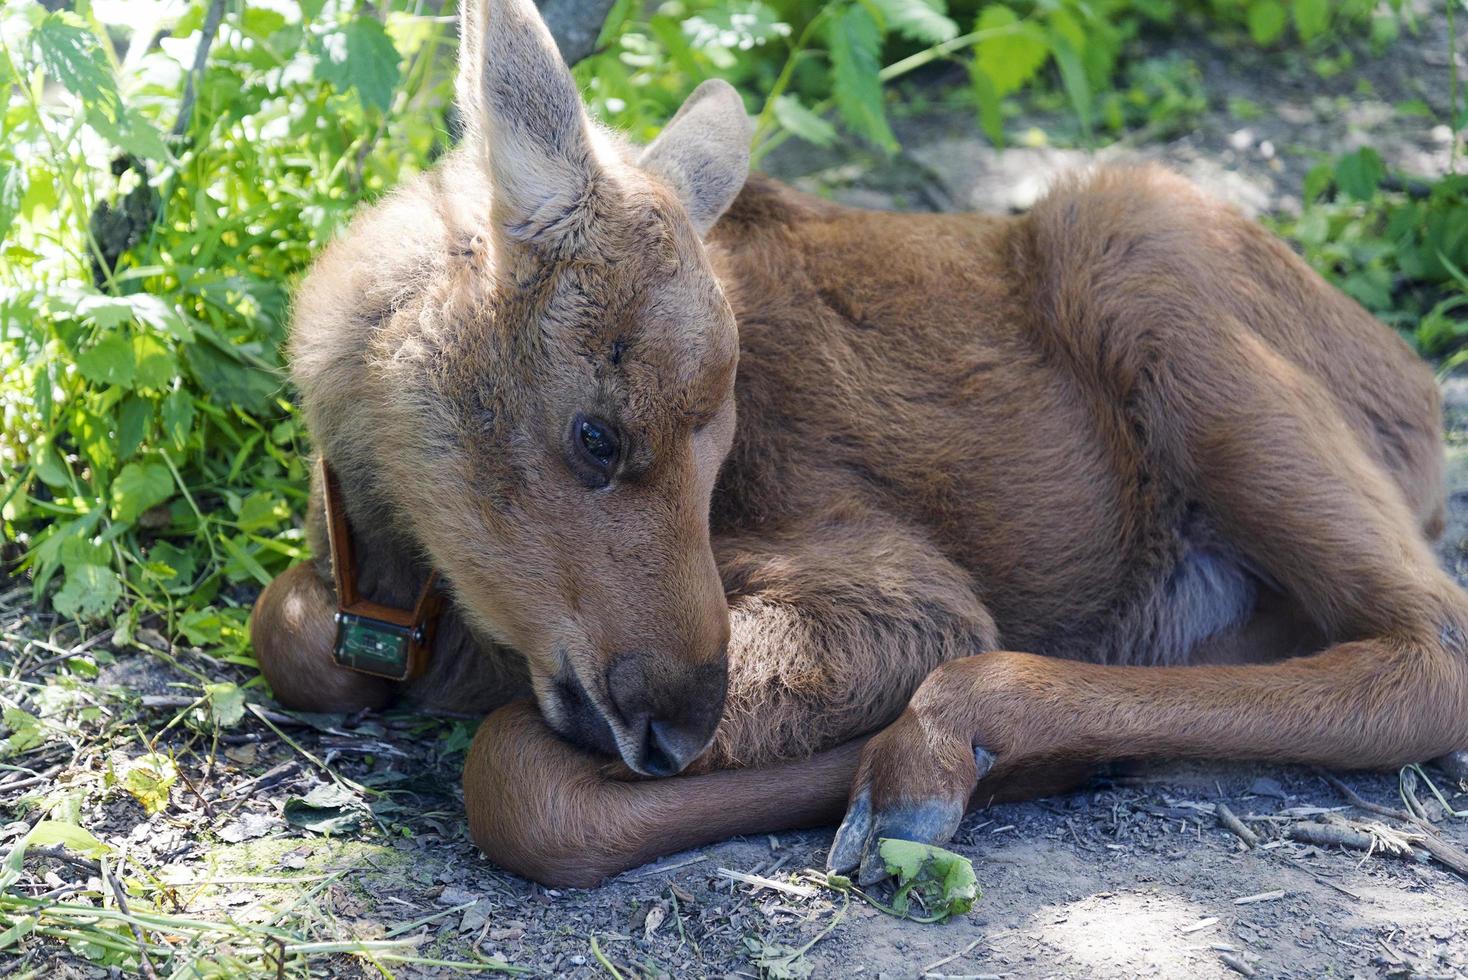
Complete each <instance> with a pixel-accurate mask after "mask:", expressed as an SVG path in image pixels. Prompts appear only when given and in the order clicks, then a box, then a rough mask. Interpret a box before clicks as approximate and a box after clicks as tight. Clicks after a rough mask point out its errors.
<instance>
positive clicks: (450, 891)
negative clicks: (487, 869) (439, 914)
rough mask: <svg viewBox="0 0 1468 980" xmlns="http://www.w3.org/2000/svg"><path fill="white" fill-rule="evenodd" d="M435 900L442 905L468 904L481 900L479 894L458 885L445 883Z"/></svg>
mask: <svg viewBox="0 0 1468 980" xmlns="http://www.w3.org/2000/svg"><path fill="white" fill-rule="evenodd" d="M433 900H434V901H435V902H437V903H438V904H440V905H467V904H469V903H470V902H477V901H479V895H478V894H476V893H475V892H471V891H469V890H468V889H467V888H460V887H459V886H457V885H445V886H444V887H443V890H442V891H440V892H439V893H438V894H437V895H436V896H434V899H433Z"/></svg>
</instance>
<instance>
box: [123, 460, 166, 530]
mask: <svg viewBox="0 0 1468 980" xmlns="http://www.w3.org/2000/svg"><path fill="white" fill-rule="evenodd" d="M173 489H174V487H173V475H172V474H171V473H169V472H168V467H166V466H164V465H162V464H161V463H128V464H127V465H126V466H124V467H123V468H122V471H121V472H120V473H118V474H117V476H116V477H115V478H114V479H113V481H112V519H113V520H115V521H122V522H123V523H126V524H131V523H132V522H133V521H136V520H137V519H138V517H139V515H141V514H142V513H143V511H145V510H147V509H148V508H150V507H156V506H158V505H159V504H161V503H163V502H164V501H166V500H168V498H169V497H172V496H173Z"/></svg>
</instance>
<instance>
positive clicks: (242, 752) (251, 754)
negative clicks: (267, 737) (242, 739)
mask: <svg viewBox="0 0 1468 980" xmlns="http://www.w3.org/2000/svg"><path fill="white" fill-rule="evenodd" d="M224 757H225V758H226V759H228V760H229V761H230V762H237V763H239V764H240V765H242V766H253V765H254V764H255V762H256V760H257V759H259V758H260V746H259V745H258V744H257V743H255V742H246V743H245V744H244V745H231V746H229V747H228V748H226V749H225V750H224Z"/></svg>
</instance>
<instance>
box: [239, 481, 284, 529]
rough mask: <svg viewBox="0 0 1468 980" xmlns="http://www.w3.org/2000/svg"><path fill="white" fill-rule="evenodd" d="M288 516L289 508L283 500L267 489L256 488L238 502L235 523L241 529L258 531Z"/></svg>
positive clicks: (274, 524)
mask: <svg viewBox="0 0 1468 980" xmlns="http://www.w3.org/2000/svg"><path fill="white" fill-rule="evenodd" d="M290 516H291V510H290V508H289V507H287V506H286V503H285V501H284V500H281V499H280V498H279V497H277V496H276V495H275V494H273V493H270V492H269V491H266V490H256V491H255V492H254V493H252V494H250V495H249V496H248V497H246V498H245V500H244V503H242V504H240V516H239V517H238V518H237V523H238V524H239V528H240V530H241V531H259V530H262V529H264V528H267V527H275V526H276V525H277V524H279V523H281V522H282V521H285V520H288V519H289V518H290Z"/></svg>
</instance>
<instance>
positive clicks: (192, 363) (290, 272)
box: [0, 0, 454, 652]
mask: <svg viewBox="0 0 1468 980" xmlns="http://www.w3.org/2000/svg"><path fill="white" fill-rule="evenodd" d="M384 13H385V15H383V16H379V14H384ZM453 40H454V39H453V31H452V25H451V24H447V25H446V24H444V23H443V21H442V18H441V17H439V16H438V10H437V7H436V5H434V7H433V8H432V9H429V5H428V4H426V3H423V2H417V3H414V2H401V3H394V4H393V5H392V9H391V10H389V11H386V12H383V11H382V10H380V8H373V10H372V12H370V13H369V12H367V11H366V10H365V9H364V10H362V11H359V10H357V9H356V8H355V6H354V5H352V4H345V3H327V2H323V0H316V2H314V3H313V2H305V3H294V2H292V3H285V2H280V3H274V4H271V5H265V4H247V5H241V4H239V3H234V2H231V3H224V2H220V0H212V2H201V3H191V4H186V3H153V4H150V3H143V2H137V0H113V2H105V3H104V2H100V0H98V2H92V3H86V2H81V3H77V4H76V5H75V6H74V8H73V9H72V10H69V11H50V12H48V11H47V10H46V9H45V8H44V7H42V6H40V5H38V4H35V3H31V2H27V0H5V2H4V4H3V6H0V42H3V44H0V85H3V86H4V88H5V89H6V90H7V92H8V95H9V98H8V104H7V105H6V109H5V114H4V117H3V122H0V232H3V239H4V246H3V259H0V262H3V272H0V363H3V366H4V371H3V377H0V471H3V480H0V505H3V509H0V519H3V523H4V533H5V538H6V539H7V540H8V541H10V542H13V544H12V547H11V549H10V550H11V552H12V554H11V556H10V557H12V558H14V557H15V556H16V554H15V553H16V552H20V553H23V557H22V558H21V559H20V561H19V568H20V569H22V570H26V571H29V573H30V574H31V576H32V582H33V587H34V591H35V594H36V597H37V598H40V597H41V596H42V595H43V594H46V593H48V592H50V593H51V598H52V602H53V604H54V608H55V609H56V611H57V612H58V613H60V614H62V615H63V616H65V617H71V618H76V619H80V620H92V619H100V618H103V617H105V616H107V615H108V614H110V613H112V612H113V611H114V610H115V609H116V608H117V607H118V606H119V604H121V605H124V606H126V607H127V613H126V614H125V615H124V616H123V617H122V618H121V619H119V620H118V622H117V624H116V627H117V629H118V630H119V632H120V633H122V634H123V638H124V639H125V638H126V635H127V633H128V632H129V631H131V630H132V629H133V628H134V627H135V626H136V624H137V622H138V617H139V615H140V614H141V613H142V612H157V613H161V614H163V615H164V616H165V617H166V625H167V628H168V630H169V631H170V633H174V634H177V633H182V634H183V635H184V636H185V637H187V638H188V639H189V640H190V641H192V642H195V643H200V644H210V645H218V644H223V645H224V646H225V647H226V648H234V649H235V651H236V652H238V651H241V650H242V649H243V636H244V634H243V625H244V618H245V610H244V609H242V608H238V605H237V604H232V603H230V602H227V601H222V600H221V599H220V596H221V594H223V595H224V596H226V597H227V596H228V594H229V592H230V590H231V588H232V587H235V586H239V585H242V584H249V583H256V584H264V583H266V582H268V581H269V580H270V579H271V577H272V576H273V575H274V574H275V573H276V572H278V571H279V570H280V569H282V568H284V567H285V566H286V565H287V564H289V563H290V562H292V561H295V560H299V558H300V557H301V548H302V536H301V533H300V531H299V529H298V521H297V520H296V515H297V514H298V512H299V511H300V509H301V506H302V502H303V494H304V492H305V491H304V488H305V486H306V483H307V480H306V470H305V465H306V462H305V460H306V457H305V453H304V451H303V450H304V449H305V447H304V446H303V445H302V444H301V430H300V426H299V423H298V420H297V418H296V416H295V414H294V412H293V411H292V409H291V406H290V404H289V402H288V401H287V400H286V398H285V397H284V392H283V391H282V372H281V369H280V360H279V354H278V349H279V345H280V341H281V340H282V339H283V336H284V330H285V323H286V314H287V297H288V293H289V290H290V287H291V283H292V279H293V277H294V276H296V275H297V274H298V273H299V271H300V270H301V269H302V267H303V266H304V265H305V264H306V262H307V261H308V260H309V259H310V257H311V256H312V255H314V254H315V253H316V252H317V251H318V250H319V249H320V248H321V247H322V245H323V244H324V243H325V242H327V241H328V240H329V239H330V238H331V236H332V235H333V233H334V232H335V231H336V230H337V228H338V227H340V225H341V224H342V223H343V222H344V221H345V220H346V218H347V216H348V215H349V214H350V212H351V210H352V208H353V206H354V205H355V204H356V203H357V202H358V201H359V200H360V199H362V198H364V197H367V196H370V195H373V194H376V193H379V192H380V191H381V190H382V189H383V188H385V187H388V186H390V185H391V184H392V183H394V182H396V181H397V180H398V179H399V178H400V177H401V176H402V175H403V174H405V173H408V172H411V171H412V170H413V169H414V168H416V167H421V166H423V165H425V164H426V163H427V162H428V160H429V158H430V155H431V153H432V152H433V150H434V148H435V147H436V146H438V145H440V144H441V143H442V141H443V132H442V126H441V125H439V126H434V125H432V124H429V123H425V122H423V120H425V119H432V118H433V117H432V116H431V114H429V113H426V112H424V111H423V110H421V109H415V110H414V111H411V112H409V111H404V110H405V109H406V103H408V102H410V101H414V100H422V101H423V102H424V103H425V104H426V105H427V106H429V107H434V106H445V105H447V103H448V91H449V87H450V75H449V72H450V70H451V67H452V60H453V59H452V50H453ZM15 545H18V546H19V547H18V548H17V547H15ZM130 600H141V602H135V601H130Z"/></svg>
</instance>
